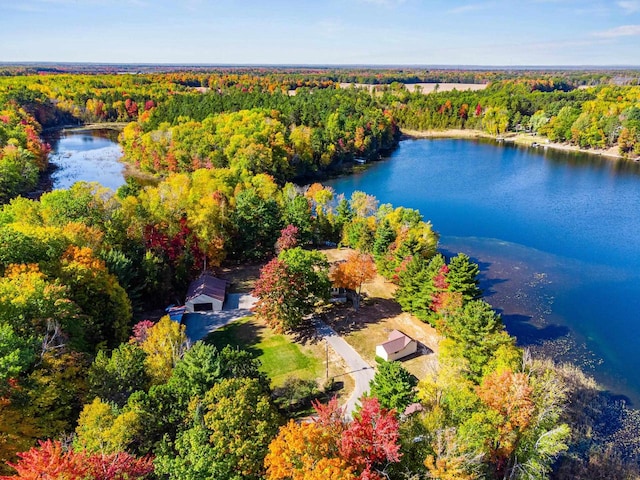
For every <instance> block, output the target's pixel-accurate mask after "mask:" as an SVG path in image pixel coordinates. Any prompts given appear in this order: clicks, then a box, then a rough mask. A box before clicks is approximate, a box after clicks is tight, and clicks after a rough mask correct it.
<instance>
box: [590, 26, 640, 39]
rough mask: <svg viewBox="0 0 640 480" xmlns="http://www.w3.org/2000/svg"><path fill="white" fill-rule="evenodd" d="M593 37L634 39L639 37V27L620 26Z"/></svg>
mask: <svg viewBox="0 0 640 480" xmlns="http://www.w3.org/2000/svg"><path fill="white" fill-rule="evenodd" d="M593 35H594V36H596V37H601V38H618V37H635V36H639V35H640V25H621V26H619V27H614V28H610V29H609V30H603V31H601V32H596V33H594V34H593Z"/></svg>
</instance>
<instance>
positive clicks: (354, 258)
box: [331, 252, 376, 294]
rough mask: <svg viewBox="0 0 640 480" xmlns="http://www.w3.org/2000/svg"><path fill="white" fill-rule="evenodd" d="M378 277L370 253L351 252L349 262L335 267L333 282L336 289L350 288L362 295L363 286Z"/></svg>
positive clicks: (332, 275)
mask: <svg viewBox="0 0 640 480" xmlns="http://www.w3.org/2000/svg"><path fill="white" fill-rule="evenodd" d="M375 277H376V264H375V261H374V260H373V257H372V256H371V255H369V254H368V253H360V252H351V253H350V254H349V256H348V257H347V260H346V261H345V262H343V263H339V264H337V265H336V266H335V268H334V269H333V271H332V272H331V280H332V281H333V284H334V285H335V286H336V287H342V288H348V289H349V290H354V291H356V292H357V293H358V294H360V290H361V289H362V284H363V283H366V282H370V281H371V280H373V279H374V278H375Z"/></svg>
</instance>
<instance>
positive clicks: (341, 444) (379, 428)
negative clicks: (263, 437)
mask: <svg viewBox="0 0 640 480" xmlns="http://www.w3.org/2000/svg"><path fill="white" fill-rule="evenodd" d="M314 407H315V408H316V412H317V417H316V419H315V421H314V422H313V423H301V424H297V423H294V422H293V421H291V422H289V423H288V424H287V425H285V426H284V427H282V428H281V429H280V431H279V433H278V436H277V437H276V438H275V439H274V440H273V441H272V442H271V444H270V445H269V453H268V454H267V456H266V458H265V466H266V468H267V479H268V480H285V479H287V480H289V479H291V480H303V479H304V480H307V479H315V478H317V479H321V478H322V479H332V480H351V479H354V480H355V479H360V480H378V479H382V478H386V477H385V476H384V473H383V471H382V469H383V468H384V466H386V465H387V464H389V463H394V462H398V461H399V460H400V456H401V453H400V444H399V433H398V428H399V425H398V420H397V418H396V414H395V410H387V409H385V408H381V407H380V404H379V402H378V400H377V399H375V398H365V399H363V401H362V408H361V410H360V412H359V413H358V414H357V415H356V417H355V418H354V419H353V420H351V421H350V422H347V421H345V420H344V418H343V411H342V410H341V409H340V407H339V406H338V402H337V400H336V399H335V398H334V399H333V400H331V402H329V404H328V405H321V404H318V403H316V404H315V405H314Z"/></svg>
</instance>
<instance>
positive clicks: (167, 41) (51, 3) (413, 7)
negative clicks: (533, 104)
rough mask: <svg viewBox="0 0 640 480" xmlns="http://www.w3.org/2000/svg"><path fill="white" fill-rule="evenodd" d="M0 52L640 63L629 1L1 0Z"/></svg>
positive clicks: (121, 59) (311, 60)
mask: <svg viewBox="0 0 640 480" xmlns="http://www.w3.org/2000/svg"><path fill="white" fill-rule="evenodd" d="M0 62H96V63H179V64H234V65H242V64H259V65H265V64H286V65H318V64H331V65H356V64H357V65H479V66H524V65H534V66H535V65H539V66H549V65H558V66H580V65H603V66H611V65H625V66H640V0H619V1H618V0H608V1H602V0H486V1H485V0H469V1H457V0H449V1H445V0H326V1H325V0H315V1H314V0H298V1H284V0H239V1H233V0H0Z"/></svg>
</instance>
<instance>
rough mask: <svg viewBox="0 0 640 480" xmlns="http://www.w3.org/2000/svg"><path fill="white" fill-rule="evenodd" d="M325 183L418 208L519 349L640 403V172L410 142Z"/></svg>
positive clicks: (582, 160)
mask: <svg viewBox="0 0 640 480" xmlns="http://www.w3.org/2000/svg"><path fill="white" fill-rule="evenodd" d="M326 184H328V185H330V186H332V187H333V188H334V189H335V190H336V191H337V192H338V193H344V194H345V195H347V196H349V195H350V194H351V193H352V192H353V191H355V190H362V191H365V192H367V193H369V194H372V195H375V196H376V197H377V198H378V199H379V200H380V202H381V203H392V204H394V205H395V206H405V207H410V208H416V209H419V210H420V212H421V213H422V214H423V216H424V218H425V219H426V220H430V221H431V222H432V223H433V225H434V228H435V229H436V230H437V231H438V232H439V233H440V234H441V241H440V248H441V251H443V253H445V254H447V255H455V254H456V253H457V252H465V253H467V254H468V255H469V256H471V257H472V258H473V259H474V260H475V261H477V262H478V263H479V264H480V267H481V274H482V278H481V286H482V287H483V289H484V290H485V293H486V296H487V298H486V299H487V301H489V302H490V303H491V304H492V305H493V306H494V308H496V309H497V310H498V311H499V312H501V314H502V316H503V319H504V321H505V324H506V326H507V329H508V330H509V332H510V333H511V334H513V335H515V336H516V337H517V338H518V343H519V344H520V345H522V346H526V347H529V348H531V349H532V351H534V353H535V352H544V353H546V354H550V355H552V356H553V357H554V358H555V359H557V360H562V361H565V360H566V361H571V362H574V363H576V364H578V365H580V366H581V367H583V369H584V370H585V371H586V372H587V373H590V374H592V375H594V376H595V377H596V378H597V379H598V380H599V381H600V382H601V383H602V384H603V385H604V386H605V387H607V388H608V389H610V390H611V391H612V392H613V393H615V394H622V395H625V396H626V397H628V399H629V400H631V401H632V403H633V404H634V405H635V406H638V405H640V375H638V372H640V348H638V347H639V345H640V245H639V244H638V240H639V239H640V208H639V207H640V164H638V163H634V162H630V161H616V160H611V159H605V158H601V157H598V156H595V155H586V154H579V153H574V152H559V151H552V150H548V151H547V150H543V149H531V148H524V147H517V146H515V145H511V144H497V143H494V142H490V141H484V140H477V141H476V140H456V139H422V140H405V141H402V142H400V146H399V148H398V149H397V150H396V151H395V152H394V153H393V154H392V155H391V157H390V158H388V159H386V160H383V161H380V162H377V163H374V164H372V165H370V166H369V167H368V168H367V169H366V170H365V171H364V172H362V173H358V174H355V175H352V176H347V177H341V178H338V179H335V180H332V181H329V182H326Z"/></svg>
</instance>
